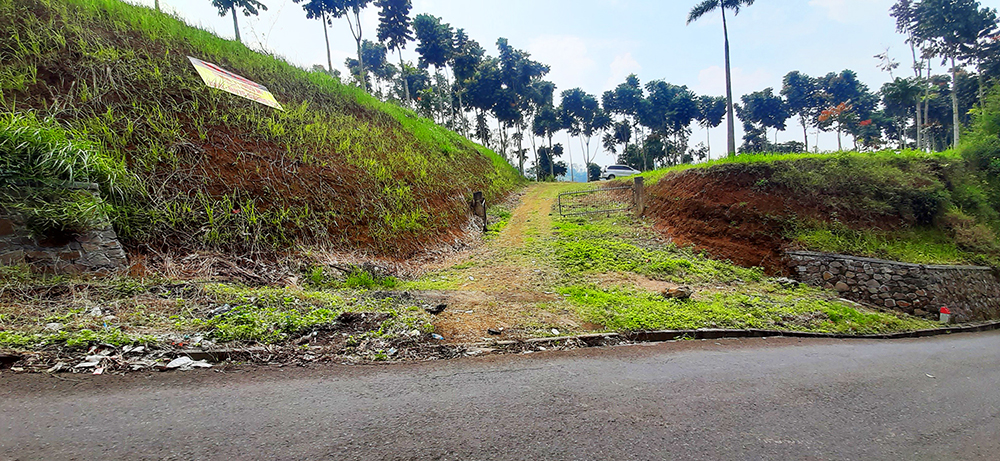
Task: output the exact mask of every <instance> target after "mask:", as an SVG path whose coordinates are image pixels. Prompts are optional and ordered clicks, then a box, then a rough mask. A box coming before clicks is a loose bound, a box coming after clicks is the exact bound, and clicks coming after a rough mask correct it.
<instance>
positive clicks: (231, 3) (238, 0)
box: [212, 0, 267, 43]
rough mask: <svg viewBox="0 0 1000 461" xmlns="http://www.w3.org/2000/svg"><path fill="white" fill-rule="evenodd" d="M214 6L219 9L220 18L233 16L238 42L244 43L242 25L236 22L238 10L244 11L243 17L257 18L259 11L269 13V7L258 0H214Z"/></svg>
mask: <svg viewBox="0 0 1000 461" xmlns="http://www.w3.org/2000/svg"><path fill="white" fill-rule="evenodd" d="M212 5H213V6H215V7H216V8H218V9H219V16H225V15H226V14H229V13H232V14H233V30H234V31H235V32H236V41H237V42H241V43H242V42H243V40H242V39H240V23H239V21H237V20H236V9H237V8H241V9H243V15H245V16H247V17H249V16H257V14H258V10H264V11H267V5H264V4H263V3H261V2H259V1H257V0H212Z"/></svg>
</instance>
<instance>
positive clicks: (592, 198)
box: [559, 186, 635, 216]
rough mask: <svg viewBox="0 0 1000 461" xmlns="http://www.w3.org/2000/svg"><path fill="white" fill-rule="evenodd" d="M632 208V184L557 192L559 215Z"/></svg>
mask: <svg viewBox="0 0 1000 461" xmlns="http://www.w3.org/2000/svg"><path fill="white" fill-rule="evenodd" d="M634 208H635V193H634V189H633V187H632V186H622V187H605V188H597V189H589V190H582V191H576V192H565V193H562V194H559V214H560V215H561V216H583V215H589V214H602V213H605V214H611V213H621V212H624V211H631V210H633V209H634Z"/></svg>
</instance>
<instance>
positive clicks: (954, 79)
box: [951, 57, 962, 149]
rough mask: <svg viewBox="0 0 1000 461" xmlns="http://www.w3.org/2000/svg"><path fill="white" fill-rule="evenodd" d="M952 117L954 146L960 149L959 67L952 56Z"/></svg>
mask: <svg viewBox="0 0 1000 461" xmlns="http://www.w3.org/2000/svg"><path fill="white" fill-rule="evenodd" d="M951 116H952V117H951V118H952V123H953V124H954V125H955V139H954V141H955V142H954V143H953V144H954V147H955V148H956V149H958V141H959V137H960V136H961V134H962V123H961V122H960V121H959V119H958V67H957V66H956V65H955V58H954V57H952V58H951Z"/></svg>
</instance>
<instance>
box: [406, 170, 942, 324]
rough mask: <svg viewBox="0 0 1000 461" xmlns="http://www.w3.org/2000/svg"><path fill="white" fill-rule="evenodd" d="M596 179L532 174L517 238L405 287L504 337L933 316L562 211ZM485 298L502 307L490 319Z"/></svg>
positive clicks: (607, 218) (630, 221) (625, 218)
mask: <svg viewBox="0 0 1000 461" xmlns="http://www.w3.org/2000/svg"><path fill="white" fill-rule="evenodd" d="M587 187H588V186H583V185H571V184H562V185H560V184H546V185H538V186H532V188H531V189H529V191H528V193H527V195H526V196H525V197H524V199H523V200H524V202H523V203H522V204H521V205H520V206H519V207H518V209H517V210H515V211H514V213H513V215H512V217H511V219H510V223H509V224H508V227H507V230H506V231H505V232H504V233H501V235H500V236H499V237H498V239H499V240H501V241H504V242H517V243H518V244H517V245H506V246H503V247H500V246H498V245H495V244H494V243H493V242H494V241H496V239H494V240H490V241H489V242H488V243H487V244H486V245H485V248H484V249H483V250H482V253H481V254H479V253H477V254H476V255H475V257H473V258H470V259H468V260H462V261H460V262H457V263H455V264H453V265H450V266H448V267H445V268H442V269H440V270H437V271H433V272H431V273H429V274H427V275H426V276H425V277H423V278H422V279H420V280H418V281H413V282H404V283H403V284H402V288H404V289H407V290H410V291H412V292H413V293H421V292H426V293H432V294H433V295H432V296H437V297H440V299H447V300H450V301H451V303H450V304H449V307H448V311H446V312H445V313H444V314H442V315H444V316H446V317H447V318H446V319H445V320H443V321H439V323H441V324H443V325H444V326H445V328H444V329H442V330H440V331H442V332H445V333H450V335H454V336H459V335H465V337H469V336H472V337H481V336H482V333H484V332H476V331H474V330H473V331H471V332H470V331H466V330H463V329H462V328H460V327H458V326H455V325H452V324H451V322H452V320H451V319H456V320H455V321H458V319H461V320H463V321H465V325H469V324H471V325H473V328H475V327H479V328H484V325H485V326H488V327H490V328H492V329H493V330H494V331H495V332H496V331H500V330H502V331H503V332H504V336H505V337H507V335H511V336H515V335H516V336H515V337H517V336H520V337H533V336H553V335H562V334H572V333H586V332H594V331H620V332H631V331H638V330H655V329H699V328H734V329H742V328H763V329H776V330H798V331H803V330H804V331H818V332H840V333H848V334H869V333H882V332H890V331H906V330H914V329H922V328H931V327H933V323H931V322H927V321H925V320H923V319H919V318H914V317H909V316H906V315H902V314H897V313H894V312H883V311H878V310H873V309H868V308H865V307H863V306H860V305H857V304H854V303H851V302H849V301H843V300H841V299H839V296H838V295H837V293H836V292H834V291H830V290H821V289H814V288H808V287H805V286H800V285H798V284H797V283H790V282H789V281H787V280H781V281H779V280H777V279H774V278H771V277H768V276H766V275H765V271H764V270H763V269H762V268H759V267H757V268H754V267H742V266H739V265H736V264H734V263H732V262H729V261H725V260H719V259H713V258H711V257H709V255H708V254H707V253H704V252H701V251H699V250H697V249H696V248H694V247H691V246H687V245H679V244H676V243H674V242H671V241H669V240H667V239H665V238H663V236H662V235H661V234H660V233H659V232H658V231H657V228H656V226H655V224H654V221H650V220H647V219H645V218H636V217H634V216H632V215H630V214H625V213H612V214H597V215H589V216H583V217H579V216H575V217H560V216H559V214H558V212H557V209H556V207H554V200H555V198H556V195H558V193H560V192H568V191H572V190H577V189H582V188H587ZM536 210H539V211H538V212H536ZM542 211H544V213H542ZM511 230H515V231H517V232H519V233H520V236H521V237H520V239H518V238H516V237H515V236H514V235H512V234H511V232H510V231H511ZM490 247H493V248H490ZM679 287H687V288H688V289H690V290H691V291H692V292H693V294H692V296H691V298H690V299H674V298H669V297H666V296H664V294H663V292H664V291H668V292H669V291H670V290H672V289H673V290H676V289H678V288H679ZM490 303H498V304H499V306H497V307H493V306H492V304H490ZM484 305H489V307H486V306H484ZM452 310H454V311H456V312H455V313H454V314H450V311H452ZM480 310H488V311H489V312H490V314H491V318H490V319H488V320H487V319H482V320H480V319H479V318H478V317H477V315H478V312H479V311H480ZM470 312H473V313H472V314H470ZM473 319H474V320H475V321H472V320H473ZM484 329H485V328H484ZM477 333H478V334H477ZM450 335H449V334H446V335H445V337H446V338H448V337H449V336H450Z"/></svg>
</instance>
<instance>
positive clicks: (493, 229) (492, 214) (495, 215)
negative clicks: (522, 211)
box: [484, 205, 514, 239]
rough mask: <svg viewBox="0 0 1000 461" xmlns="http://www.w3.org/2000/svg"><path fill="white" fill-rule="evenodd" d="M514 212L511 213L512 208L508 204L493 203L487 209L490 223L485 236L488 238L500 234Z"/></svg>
mask: <svg viewBox="0 0 1000 461" xmlns="http://www.w3.org/2000/svg"><path fill="white" fill-rule="evenodd" d="M513 215H514V214H513V213H511V211H510V209H509V208H507V206H506V205H493V206H491V207H490V208H489V209H488V210H486V216H487V217H489V218H490V224H489V226H487V228H486V234H485V235H484V237H486V238H488V239H492V238H496V237H497V236H498V235H500V232H502V231H503V230H504V228H505V227H507V224H508V223H509V222H510V218H511V217H512V216H513Z"/></svg>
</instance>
